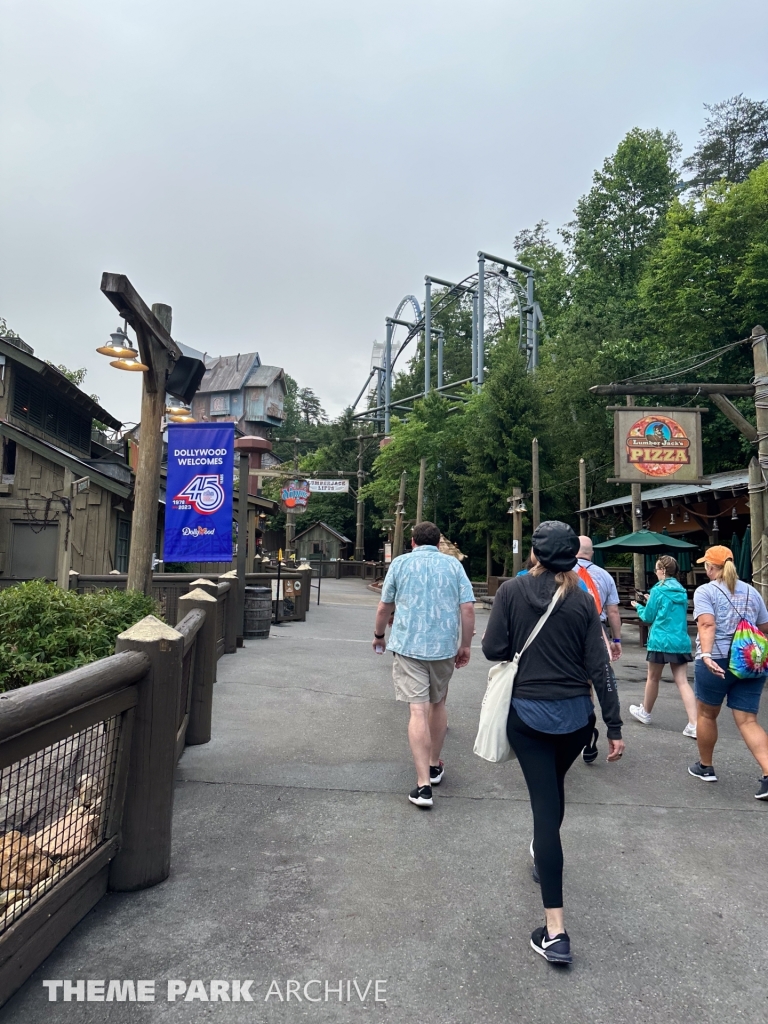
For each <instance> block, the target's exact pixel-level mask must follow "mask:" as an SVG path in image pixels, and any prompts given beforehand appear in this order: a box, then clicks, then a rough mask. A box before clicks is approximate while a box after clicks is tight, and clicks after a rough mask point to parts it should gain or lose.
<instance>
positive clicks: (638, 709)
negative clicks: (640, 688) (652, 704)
mask: <svg viewBox="0 0 768 1024" xmlns="http://www.w3.org/2000/svg"><path fill="white" fill-rule="evenodd" d="M629 713H630V715H632V717H633V718H636V719H637V720H638V722H642V723H643V725H650V724H651V713H650V711H646V710H645V708H644V707H643V705H642V704H630V705H629Z"/></svg>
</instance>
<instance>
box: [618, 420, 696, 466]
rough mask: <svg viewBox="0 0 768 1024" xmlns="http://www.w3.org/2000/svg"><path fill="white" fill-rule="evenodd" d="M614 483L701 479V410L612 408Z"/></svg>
mask: <svg viewBox="0 0 768 1024" xmlns="http://www.w3.org/2000/svg"><path fill="white" fill-rule="evenodd" d="M613 410H614V462H615V471H616V477H615V479H616V481H617V482H618V481H620V482H628V483H638V482H641V483H648V482H650V481H653V480H658V481H659V483H663V482H665V481H669V482H670V483H671V482H672V479H674V481H675V482H678V481H679V482H680V483H695V482H699V481H701V480H702V461H701V412H702V410H701V409H690V408H688V409H669V408H658V407H655V408H653V407H651V408H649V407H646V408H643V407H642V406H636V407H629V408H627V407H626V406H620V407H617V406H613Z"/></svg>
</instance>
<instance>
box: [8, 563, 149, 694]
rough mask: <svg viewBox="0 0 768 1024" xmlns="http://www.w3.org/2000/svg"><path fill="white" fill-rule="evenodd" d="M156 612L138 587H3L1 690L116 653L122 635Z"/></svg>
mask: <svg viewBox="0 0 768 1024" xmlns="http://www.w3.org/2000/svg"><path fill="white" fill-rule="evenodd" d="M156 613H157V605H156V603H155V602H154V601H153V600H152V598H149V597H145V596H144V594H139V593H136V592H135V591H130V592H129V591H125V590H98V591H95V592H94V593H92V594H77V593H75V592H74V591H66V590H61V589H59V587H57V586H56V585H55V584H53V583H45V582H43V581H42V580H33V581H32V582H31V583H21V584H19V585H18V586H16V587H8V588H6V589H4V590H0V691H5V690H13V689H15V688H16V687H19V686H26V685H27V684H28V683H36V682H37V681H38V680H40V679H49V678H50V677H51V676H55V675H58V674H59V673H60V672H66V671H67V670H68V669H71V668H77V667H78V666H80V665H87V664H88V663H89V662H91V661H96V659H97V658H104V657H106V656H107V655H109V654H114V650H115V640H116V638H117V635H118V633H121V632H122V631H123V630H124V629H127V628H128V627H129V626H132V625H133V624H134V623H135V622H138V621H139V619H142V618H144V616H145V615H150V614H156Z"/></svg>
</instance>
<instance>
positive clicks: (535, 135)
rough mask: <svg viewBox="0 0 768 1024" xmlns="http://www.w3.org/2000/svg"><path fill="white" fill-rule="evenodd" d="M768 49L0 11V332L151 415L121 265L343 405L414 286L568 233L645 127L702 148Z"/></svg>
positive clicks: (672, 26) (170, 13)
mask: <svg viewBox="0 0 768 1024" xmlns="http://www.w3.org/2000/svg"><path fill="white" fill-rule="evenodd" d="M766 38H768V4H766V3H765V2H764V0H730V2H729V3H728V4H727V5H724V4H723V3H722V2H721V0H717V2H715V0H664V2H660V0H645V2H643V3H640V2H639V0H635V2H627V0H624V2H619V3H617V2H616V0H537V2H536V3H531V2H530V0H527V2H525V3H521V2H519V0H504V2H497V0H473V2H471V3H470V2H466V0H463V2H461V3H459V2H456V0H439V2H437V0H411V2H406V3H404V2H400V0H387V2H385V3H381V2H377V3H372V2H370V0H355V2H352V0H322V2H318V0H314V2H307V0H293V2H292V3H290V4H289V3H277V2H271V3H264V2H261V0H217V2H202V0H66V2H65V3H63V2H61V0H0V67H1V68H2V76H1V78H0V140H1V145H2V151H1V152H0V242H1V244H0V316H4V317H5V318H6V320H7V321H8V324H9V326H10V327H12V328H13V329H14V330H15V331H16V332H17V333H18V334H20V335H21V336H22V337H23V338H24V339H25V340H26V341H28V342H29V343H30V344H31V345H33V346H34V348H35V352H36V354H37V355H38V356H40V357H41V358H44V359H46V358H47V359H51V360H52V361H54V362H56V363H59V362H64V363H66V364H67V365H68V366H70V367H79V366H84V367H86V368H87V369H88V377H87V380H86V382H85V385H84V387H85V388H86V390H88V391H93V392H96V393H98V394H99V395H100V396H101V399H102V402H103V404H104V405H106V407H107V408H108V409H109V410H110V411H112V412H113V413H114V414H115V415H116V416H117V417H118V418H120V419H123V420H125V421H133V420H136V419H137V418H138V416H139V389H140V382H139V381H138V380H137V379H136V377H138V376H139V375H132V374H125V373H122V374H121V373H120V372H119V371H117V370H113V369H111V368H110V367H109V365H108V362H107V360H106V359H105V358H104V357H103V356H100V355H97V354H96V353H95V352H94V349H95V348H96V346H97V345H99V344H103V343H104V341H105V340H106V338H107V335H108V334H109V333H110V331H112V330H114V329H115V327H116V326H117V323H118V320H117V317H116V315H115V314H114V312H113V309H112V306H111V305H110V304H109V303H108V302H107V300H106V299H105V298H104V297H103V296H102V295H101V293H100V292H99V282H100V278H101V272H102V271H103V270H109V271H114V272H119V273H124V274H127V275H128V277H129V278H130V279H131V281H132V282H133V284H134V285H135V286H136V288H137V289H138V290H139V292H140V293H141V295H142V296H143V297H144V299H145V300H146V301H147V302H148V303H151V302H166V303H168V304H170V305H171V306H172V307H173V335H174V337H176V338H178V340H180V341H182V342H185V343H187V344H189V345H193V346H195V347H197V348H200V349H203V350H207V351H208V352H209V353H217V354H230V353H235V352H238V351H240V352H245V351H251V350H254V349H255V350H257V351H258V352H259V353H260V354H261V358H262V361H263V362H265V363H275V364H278V365H281V366H284V367H285V369H286V371H287V372H288V373H290V374H291V375H292V376H293V377H295V378H296V379H297V380H298V381H299V383H300V385H306V386H310V387H312V388H314V389H315V391H316V392H317V393H318V394H319V395H320V397H321V399H322V401H323V403H324V405H325V406H326V408H327V409H328V411H329V412H331V413H337V412H339V411H340V410H341V409H342V408H343V407H344V406H345V405H347V404H348V403H350V402H351V401H352V400H353V399H354V398H355V396H356V393H357V391H358V390H359V388H360V387H361V386H362V383H363V381H364V380H365V376H366V374H367V372H368V367H369V363H370V353H371V344H372V342H373V340H374V338H382V336H383V322H384V317H385V316H387V315H392V313H393V312H394V308H395V306H396V305H397V303H398V301H399V300H400V299H401V298H402V296H403V295H404V294H406V293H408V292H414V293H415V294H417V295H418V296H419V297H420V299H421V296H422V295H423V280H424V274H432V275H435V276H439V277H447V278H450V279H452V280H456V279H458V278H461V277H464V276H466V275H467V274H468V273H471V271H472V270H473V268H474V266H475V254H476V252H477V250H478V249H485V250H486V251H490V252H492V253H498V254H500V255H507V256H514V252H513V246H512V240H513V238H514V236H515V234H516V233H517V232H518V231H519V230H520V229H521V228H524V227H530V226H532V225H533V224H535V223H536V221H538V220H540V219H541V218H544V219H546V220H548V221H549V222H550V223H551V225H552V226H553V228H554V227H557V226H558V225H560V224H562V223H563V222H565V221H566V220H568V219H569V218H570V215H571V212H572V210H573V207H574V204H575V202H576V200H577V199H578V197H579V196H580V195H581V194H582V193H583V192H585V191H586V190H587V189H588V187H589V185H590V180H591V175H592V172H593V170H594V169H595V168H596V167H598V166H599V165H600V163H601V162H602V160H603V158H604V157H605V156H606V155H608V154H609V153H610V152H612V151H613V150H614V149H615V147H616V145H617V143H618V142H619V140H620V139H621V137H622V136H623V135H624V133H625V132H627V131H628V130H629V129H631V128H632V127H633V126H635V125H638V126H640V127H643V128H652V127H659V128H661V129H663V130H665V131H666V130H669V129H674V130H675V131H677V132H678V134H679V136H680V138H681V140H682V142H683V145H684V148H685V150H686V152H687V151H690V149H691V147H692V145H693V144H694V143H695V140H696V136H697V132H698V130H699V127H700V126H701V122H702V115H703V110H702V104H703V103H705V102H709V103H712V102H716V101H718V100H720V99H724V98H726V97H728V96H732V95H734V94H735V93H738V92H744V93H745V94H746V95H747V96H750V97H752V98H755V99H764V98H766V96H767V95H768V89H767V88H766V72H765V61H764V60H763V59H762V57H760V48H761V47H762V46H763V43H764V42H765V40H766Z"/></svg>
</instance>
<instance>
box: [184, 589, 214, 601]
mask: <svg viewBox="0 0 768 1024" xmlns="http://www.w3.org/2000/svg"><path fill="white" fill-rule="evenodd" d="M179 601H213V603H214V604H215V603H216V598H215V597H214V596H213V594H209V593H208V591H207V590H201V588H200V587H197V589H196V590H190V592H189V593H188V594H182V595H181V596H180V597H179Z"/></svg>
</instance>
